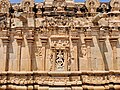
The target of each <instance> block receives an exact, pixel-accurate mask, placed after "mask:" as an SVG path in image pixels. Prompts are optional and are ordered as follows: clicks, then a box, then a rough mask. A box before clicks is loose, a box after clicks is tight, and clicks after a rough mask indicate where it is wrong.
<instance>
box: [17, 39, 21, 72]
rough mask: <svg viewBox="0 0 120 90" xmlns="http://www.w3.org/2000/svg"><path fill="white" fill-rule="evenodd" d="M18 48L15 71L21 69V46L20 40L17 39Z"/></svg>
mask: <svg viewBox="0 0 120 90" xmlns="http://www.w3.org/2000/svg"><path fill="white" fill-rule="evenodd" d="M17 43H18V48H17V63H16V64H17V70H18V71H21V70H20V67H21V46H22V38H17Z"/></svg>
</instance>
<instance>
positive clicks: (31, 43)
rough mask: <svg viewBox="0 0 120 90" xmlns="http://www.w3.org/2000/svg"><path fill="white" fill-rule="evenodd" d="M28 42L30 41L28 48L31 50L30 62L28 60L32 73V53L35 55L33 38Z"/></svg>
mask: <svg viewBox="0 0 120 90" xmlns="http://www.w3.org/2000/svg"><path fill="white" fill-rule="evenodd" d="M27 41H28V48H29V58H28V59H29V60H28V66H29V69H28V70H29V71H31V70H32V59H33V58H32V53H34V52H33V50H34V49H33V38H31V39H27Z"/></svg>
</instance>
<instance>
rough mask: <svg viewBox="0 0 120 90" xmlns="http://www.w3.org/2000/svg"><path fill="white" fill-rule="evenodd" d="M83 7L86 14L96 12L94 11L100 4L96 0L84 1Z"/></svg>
mask: <svg viewBox="0 0 120 90" xmlns="http://www.w3.org/2000/svg"><path fill="white" fill-rule="evenodd" d="M85 5H86V7H87V8H88V12H96V9H97V8H98V7H99V6H100V2H99V1H98V0H86V3H85Z"/></svg>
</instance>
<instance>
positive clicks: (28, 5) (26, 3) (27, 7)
mask: <svg viewBox="0 0 120 90" xmlns="http://www.w3.org/2000/svg"><path fill="white" fill-rule="evenodd" d="M24 9H25V11H26V12H29V11H30V2H28V1H27V2H25V3H24Z"/></svg>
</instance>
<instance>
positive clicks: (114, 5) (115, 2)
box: [110, 0, 120, 11]
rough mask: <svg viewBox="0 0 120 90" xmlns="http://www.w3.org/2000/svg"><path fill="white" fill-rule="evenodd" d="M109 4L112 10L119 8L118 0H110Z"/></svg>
mask: <svg viewBox="0 0 120 90" xmlns="http://www.w3.org/2000/svg"><path fill="white" fill-rule="evenodd" d="M110 5H111V7H112V11H119V10H120V0H111V2H110Z"/></svg>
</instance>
